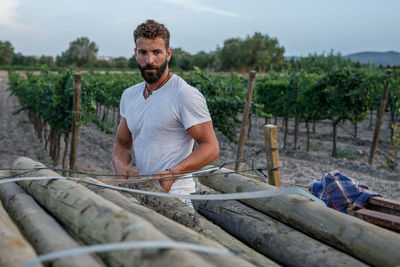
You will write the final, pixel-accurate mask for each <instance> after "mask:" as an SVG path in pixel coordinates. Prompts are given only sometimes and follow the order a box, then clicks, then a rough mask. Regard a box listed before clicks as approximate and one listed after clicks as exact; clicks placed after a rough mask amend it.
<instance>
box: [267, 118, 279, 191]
mask: <svg viewBox="0 0 400 267" xmlns="http://www.w3.org/2000/svg"><path fill="white" fill-rule="evenodd" d="M264 137H265V138H264V140H265V149H266V155H267V167H268V183H269V184H270V185H274V186H278V187H280V186H281V173H280V171H279V152H278V127H277V126H275V125H272V124H268V125H265V126H264Z"/></svg>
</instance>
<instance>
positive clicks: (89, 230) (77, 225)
mask: <svg viewBox="0 0 400 267" xmlns="http://www.w3.org/2000/svg"><path fill="white" fill-rule="evenodd" d="M45 167H46V166H45V165H43V164H41V163H39V162H36V161H33V160H31V159H28V158H25V157H20V158H18V159H17V160H16V161H15V162H14V164H13V168H14V169H15V171H13V173H14V174H18V173H21V171H18V170H19V169H32V168H45ZM23 175H24V176H59V175H58V174H57V173H55V172H54V171H51V170H45V169H42V170H38V171H32V172H29V173H26V172H24V173H23ZM19 184H20V185H21V186H22V188H24V189H25V191H27V192H28V193H29V194H30V195H31V196H33V197H34V198H35V199H36V201H37V202H39V203H40V205H42V206H43V207H44V208H45V209H46V210H47V211H49V212H50V213H51V214H52V215H53V216H54V217H56V218H57V219H58V220H59V221H61V222H62V223H63V225H65V226H66V227H68V228H69V229H70V230H71V231H72V232H73V233H74V234H76V235H77V236H78V237H79V238H80V239H81V240H82V241H84V242H85V243H87V244H99V243H112V242H122V241H144V240H158V241H163V240H164V241H170V239H169V238H168V237H167V236H166V235H164V234H162V233H161V232H160V231H158V230H157V229H156V228H155V227H154V226H152V225H151V224H150V223H148V222H147V221H145V220H144V219H142V218H140V217H139V216H136V215H134V214H132V213H130V212H128V211H126V210H124V209H122V208H121V207H119V206H117V205H115V204H114V203H111V202H109V201H108V200H105V199H104V198H102V197H100V196H98V195H97V194H95V193H94V192H91V191H90V190H88V189H87V188H85V187H84V186H82V185H80V184H79V183H77V182H72V181H67V180H39V181H24V182H19ZM100 256H101V257H102V258H103V259H104V261H105V262H106V263H107V264H108V265H110V266H177V265H179V266H210V265H211V264H210V263H207V262H206V261H204V260H203V259H202V258H200V257H199V256H197V255H196V254H195V253H192V252H189V251H183V250H176V249H163V250H155V249H151V250H147V249H146V250H145V249H143V250H122V251H113V252H108V253H101V255H100Z"/></svg>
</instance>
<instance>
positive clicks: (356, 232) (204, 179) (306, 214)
mask: <svg viewBox="0 0 400 267" xmlns="http://www.w3.org/2000/svg"><path fill="white" fill-rule="evenodd" d="M229 171H230V170H228V169H225V168H221V169H220V170H218V171H214V172H212V175H210V174H209V173H207V174H206V175H204V174H196V175H195V176H196V177H198V178H199V181H200V182H201V183H202V184H204V185H206V186H208V187H211V188H213V189H215V190H217V191H220V192H222V193H234V192H252V191H260V190H268V189H274V188H275V187H273V186H271V185H268V184H266V183H263V182H260V181H257V180H255V179H252V178H247V177H244V176H243V175H239V174H236V173H231V174H229V175H227V172H229ZM275 189H276V188H275ZM241 202H243V203H245V204H246V205H248V206H250V207H253V208H255V209H256V210H258V211H260V212H262V213H264V214H266V215H268V216H270V217H272V218H274V219H276V220H278V221H281V222H283V223H285V224H287V225H289V226H292V227H293V228H295V229H297V230H299V231H301V232H303V233H305V234H307V235H309V236H311V237H312V238H315V239H317V240H320V241H322V242H324V243H326V244H328V245H331V246H333V247H335V248H337V249H340V250H342V251H345V252H346V253H347V254H350V255H352V256H353V257H356V258H358V259H360V260H362V261H363V262H365V263H367V264H369V265H373V266H398V265H399V262H400V253H399V251H400V235H399V234H397V233H395V232H392V231H389V230H387V229H384V228H381V227H378V226H376V225H373V224H370V223H367V222H365V221H362V220H360V219H357V218H355V217H353V216H348V215H347V214H343V213H341V212H339V211H337V210H334V209H331V208H328V207H324V206H322V205H320V204H318V203H316V202H314V201H311V200H309V199H308V198H307V197H305V196H300V195H283V196H273V197H267V198H256V199H243V200H242V201H241Z"/></svg>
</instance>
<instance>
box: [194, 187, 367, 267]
mask: <svg viewBox="0 0 400 267" xmlns="http://www.w3.org/2000/svg"><path fill="white" fill-rule="evenodd" d="M208 193H213V194H215V193H217V192H215V191H213V190H212V191H210V190H208ZM192 203H193V206H194V207H195V209H196V210H197V211H198V212H199V213H200V214H201V215H203V216H205V217H206V218H207V219H209V220H210V221H212V222H213V223H215V224H217V225H219V226H221V227H222V229H224V230H225V231H227V232H228V233H230V234H231V235H233V236H235V237H236V238H238V239H239V240H241V241H242V242H244V243H246V244H247V245H249V246H251V247H252V248H254V249H255V250H257V251H258V252H260V253H262V254H264V255H265V256H267V257H268V258H270V259H272V260H274V261H276V262H278V263H280V264H282V265H284V266H299V267H302V266H332V267H333V266H367V265H365V264H364V263H362V262H360V261H359V260H357V259H355V258H353V257H351V256H349V255H347V254H345V253H343V252H340V251H338V250H336V249H334V248H332V247H330V246H328V245H325V244H323V243H322V242H319V241H317V240H315V239H312V238H311V237H309V236H307V235H305V234H303V233H301V232H299V231H296V230H295V229H293V228H291V227H289V226H287V225H285V224H283V223H281V222H279V221H277V220H274V219H272V218H271V217H269V216H267V215H265V214H263V213H261V212H258V211H256V210H254V209H252V208H250V207H248V206H246V205H244V204H242V203H240V202H239V201H235V200H224V201H198V200H194V201H192Z"/></svg>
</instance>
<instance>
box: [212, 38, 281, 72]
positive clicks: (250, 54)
mask: <svg viewBox="0 0 400 267" xmlns="http://www.w3.org/2000/svg"><path fill="white" fill-rule="evenodd" d="M284 52H285V49H284V48H283V47H280V46H279V42H278V40H277V39H276V38H270V37H269V36H268V34H265V35H262V34H261V33H258V32H256V33H254V35H253V36H252V37H250V36H247V38H246V39H245V40H242V39H240V38H231V39H228V40H225V42H224V46H223V47H222V49H221V50H220V51H219V58H220V60H221V64H222V66H221V67H222V70H228V71H231V70H236V71H249V70H251V69H253V70H257V71H259V72H265V71H266V70H273V69H274V70H277V69H279V68H280V67H281V65H282V62H283V59H284V57H283V53H284Z"/></svg>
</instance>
